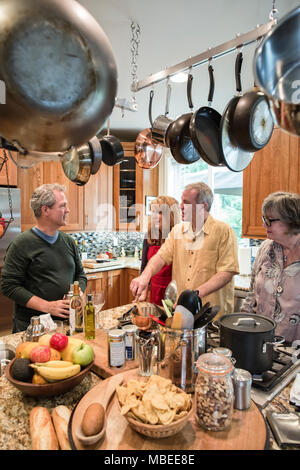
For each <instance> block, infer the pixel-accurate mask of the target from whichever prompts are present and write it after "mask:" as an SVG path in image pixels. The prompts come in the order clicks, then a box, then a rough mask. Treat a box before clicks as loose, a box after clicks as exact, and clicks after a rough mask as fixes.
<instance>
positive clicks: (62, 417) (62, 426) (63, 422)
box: [52, 405, 71, 450]
mask: <svg viewBox="0 0 300 470" xmlns="http://www.w3.org/2000/svg"><path fill="white" fill-rule="evenodd" d="M70 416H71V411H70V410H69V408H67V407H66V406H64V405H59V406H57V407H56V408H54V410H53V411H52V420H53V424H54V428H55V432H56V435H57V439H58V442H59V447H60V448H61V450H71V446H70V443H69V439H68V423H69V419H70Z"/></svg>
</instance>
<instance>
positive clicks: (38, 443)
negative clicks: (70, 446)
mask: <svg viewBox="0 0 300 470" xmlns="http://www.w3.org/2000/svg"><path fill="white" fill-rule="evenodd" d="M29 426H30V436H31V447H32V450H58V449H59V446H58V440H57V437H56V434H55V430H54V427H53V424H52V420H51V416H50V413H49V411H48V410H47V408H44V407H42V406H35V407H34V408H32V410H31V412H30V417H29Z"/></svg>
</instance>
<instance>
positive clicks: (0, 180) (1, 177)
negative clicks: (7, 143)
mask: <svg viewBox="0 0 300 470" xmlns="http://www.w3.org/2000/svg"><path fill="white" fill-rule="evenodd" d="M11 154H12V157H13V158H16V155H17V152H11ZM6 155H7V158H8V160H7V162H6V163H5V164H4V165H3V166H2V169H1V172H0V185H1V186H7V173H8V182H9V186H17V184H18V168H17V166H16V165H15V164H14V162H13V161H11V159H10V158H9V156H8V153H7V151H6ZM3 158H4V150H3V149H0V166H1V165H2V162H3ZM6 168H7V173H6Z"/></svg>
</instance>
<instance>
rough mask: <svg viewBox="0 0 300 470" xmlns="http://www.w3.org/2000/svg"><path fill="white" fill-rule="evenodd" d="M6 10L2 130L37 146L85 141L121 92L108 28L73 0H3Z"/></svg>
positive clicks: (0, 48) (57, 147) (56, 148)
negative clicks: (106, 30)
mask: <svg viewBox="0 0 300 470" xmlns="http://www.w3.org/2000/svg"><path fill="white" fill-rule="evenodd" d="M0 16H1V24H0V61H1V68H0V80H2V81H4V82H5V87H6V103H5V104H2V105H1V113H0V135H1V136H3V137H5V139H7V140H8V141H9V142H12V143H15V142H16V143H17V145H18V146H19V147H22V148H24V149H26V150H33V151H39V152H62V151H66V150H68V149H69V148H70V147H71V146H74V147H75V146H79V145H82V144H83V143H84V142H87V141H88V140H89V139H91V138H92V137H93V136H94V135H95V134H97V132H98V131H99V130H100V128H101V127H102V125H103V123H104V122H105V120H106V119H107V117H108V116H109V115H110V114H111V111H112V109H113V106H114V103H115V96H116V90H117V69H116V62H115V58H114V55H113V52H112V49H111V46H110V43H109V41H108V39H107V37H106V35H105V33H104V32H103V30H102V28H101V27H100V26H99V24H98V23H97V22H96V20H95V19H94V18H93V17H92V16H91V15H90V13H89V12H88V11H87V10H86V9H85V8H84V7H83V6H81V5H80V4H79V3H78V2H77V1H74V0H26V1H24V2H22V1H20V0H1V1H0Z"/></svg>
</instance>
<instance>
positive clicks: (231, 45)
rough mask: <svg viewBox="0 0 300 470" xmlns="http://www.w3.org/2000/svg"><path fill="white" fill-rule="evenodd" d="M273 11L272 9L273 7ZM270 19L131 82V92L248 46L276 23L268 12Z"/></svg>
mask: <svg viewBox="0 0 300 470" xmlns="http://www.w3.org/2000/svg"><path fill="white" fill-rule="evenodd" d="M273 11H274V9H273ZM271 13H272V12H271ZM270 18H271V21H269V22H268V23H265V24H263V25H258V26H257V27H256V28H255V29H253V30H251V31H249V32H247V33H244V34H238V35H237V36H236V37H235V38H234V39H231V40H230V41H226V42H224V43H222V44H220V45H218V46H216V47H213V48H209V49H208V50H207V51H205V52H201V53H200V54H197V55H195V56H194V57H190V58H189V59H186V60H184V61H183V62H179V63H178V64H176V65H173V66H171V67H168V68H166V69H164V70H161V71H160V72H157V73H155V74H150V75H149V76H148V77H147V78H145V79H143V80H140V81H137V82H133V83H132V85H131V90H132V91H133V92H138V91H140V90H142V89H144V88H147V87H149V86H153V85H154V84H155V83H158V82H161V81H163V80H167V79H169V78H170V77H171V76H172V75H176V74H178V73H180V72H186V71H188V70H191V69H192V68H193V67H197V66H198V65H201V64H204V63H206V62H208V61H210V60H212V59H217V58H219V57H222V56H224V55H227V54H229V53H231V52H233V51H235V50H236V49H238V48H240V47H242V46H243V47H244V46H248V45H250V44H252V43H254V42H256V41H258V40H260V39H261V38H262V37H263V36H264V35H265V34H267V32H268V31H269V30H270V29H271V28H272V27H273V26H274V25H275V24H276V19H275V16H273V17H272V15H271V14H270Z"/></svg>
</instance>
